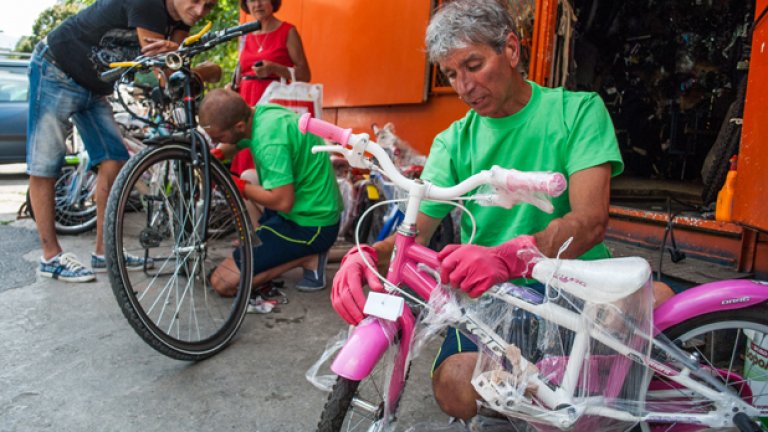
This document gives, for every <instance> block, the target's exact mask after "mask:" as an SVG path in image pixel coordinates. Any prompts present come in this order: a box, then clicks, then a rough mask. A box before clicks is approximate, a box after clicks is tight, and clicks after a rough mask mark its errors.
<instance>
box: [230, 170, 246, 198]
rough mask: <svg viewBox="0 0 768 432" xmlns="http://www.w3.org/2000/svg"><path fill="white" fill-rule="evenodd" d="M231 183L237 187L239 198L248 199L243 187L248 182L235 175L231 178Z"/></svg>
mask: <svg viewBox="0 0 768 432" xmlns="http://www.w3.org/2000/svg"><path fill="white" fill-rule="evenodd" d="M232 181H233V182H235V186H237V190H238V192H240V196H241V197H243V198H245V199H248V197H247V196H245V186H246V185H247V184H248V182H247V181H245V180H243V179H241V178H240V177H238V176H236V175H233V176H232Z"/></svg>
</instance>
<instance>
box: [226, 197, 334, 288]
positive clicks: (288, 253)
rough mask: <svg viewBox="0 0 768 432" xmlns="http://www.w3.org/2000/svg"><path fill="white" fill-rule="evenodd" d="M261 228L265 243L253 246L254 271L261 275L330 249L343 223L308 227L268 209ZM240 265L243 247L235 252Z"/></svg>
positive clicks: (260, 237) (260, 233)
mask: <svg viewBox="0 0 768 432" xmlns="http://www.w3.org/2000/svg"><path fill="white" fill-rule="evenodd" d="M259 224H260V226H259V227H258V228H257V233H258V236H259V239H261V244H260V245H258V246H255V247H254V248H253V274H259V273H261V272H264V271H267V270H269V269H271V268H274V267H277V266H279V265H281V264H285V263H287V262H290V261H293V260H295V259H297V258H301V257H305V256H308V255H314V254H318V253H322V252H325V251H327V250H328V249H330V248H331V246H333V243H334V242H335V241H336V236H337V235H338V234H339V224H338V223H337V224H335V225H331V226H327V227H304V226H301V225H297V224H296V223H295V222H292V221H289V220H288V219H286V218H284V217H282V216H280V215H279V214H278V213H277V212H274V211H272V210H269V209H265V211H264V215H262V217H261V219H260V220H259ZM233 258H234V259H235V263H237V266H238V267H240V250H239V249H235V252H234V254H233Z"/></svg>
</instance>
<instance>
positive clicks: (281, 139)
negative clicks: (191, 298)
mask: <svg viewBox="0 0 768 432" xmlns="http://www.w3.org/2000/svg"><path fill="white" fill-rule="evenodd" d="M199 117H200V125H202V127H203V128H204V129H205V131H206V132H207V133H208V135H209V136H210V137H211V140H212V141H213V142H218V143H237V144H236V145H231V144H220V145H219V146H218V147H217V148H218V149H219V150H220V151H221V152H222V153H223V154H224V155H227V154H229V155H233V154H234V153H235V152H236V151H237V148H245V147H248V148H250V150H251V153H252V154H253V158H254V162H255V165H256V170H257V171H258V177H259V181H260V183H261V184H260V185H256V184H251V183H248V182H245V181H243V180H241V179H240V178H238V177H233V179H234V180H235V183H237V185H238V188H239V189H240V193H241V194H242V196H243V197H244V198H245V199H247V200H250V201H253V202H255V203H256V204H259V205H261V206H264V208H265V211H264V215H263V216H262V217H261V219H260V220H259V227H258V228H257V230H258V233H259V238H260V240H261V244H260V245H259V246H257V247H255V248H254V253H253V269H254V270H253V271H254V279H253V284H254V286H258V285H260V284H263V283H264V282H267V281H269V280H271V279H272V278H275V277H277V276H279V275H281V274H282V273H284V272H286V271H287V270H290V269H292V268H295V267H299V266H301V267H303V268H304V280H302V281H301V282H299V284H298V285H297V286H296V288H297V289H298V290H300V291H318V290H321V289H323V288H325V265H326V262H327V256H328V254H327V252H328V250H329V249H330V248H331V246H332V245H333V242H334V241H335V240H336V236H337V235H338V231H339V218H340V215H341V210H342V205H343V204H342V200H341V195H340V193H339V188H338V185H337V183H336V177H335V175H334V171H333V167H332V166H331V163H330V159H329V158H328V156H327V155H325V154H313V153H312V147H313V146H316V145H323V141H322V140H321V139H319V138H318V137H316V136H314V135H311V134H302V133H301V132H300V131H299V127H298V120H299V119H298V116H297V115H296V114H295V113H294V112H293V111H290V110H288V109H286V108H284V107H282V106H279V105H271V104H266V105H256V106H255V107H253V108H251V107H249V106H248V104H246V103H245V100H243V98H242V97H240V95H239V94H237V93H235V92H233V91H230V90H223V89H218V90H213V91H210V92H209V93H208V94H207V95H206V96H205V98H204V99H203V101H202V103H201V104H200V113H199ZM238 264H239V256H238V254H237V251H236V252H235V254H234V255H233V257H232V258H227V259H226V260H225V261H224V262H222V263H221V264H219V266H217V268H216V270H215V271H214V272H213V274H212V275H211V285H212V286H213V288H214V289H215V290H216V291H217V292H218V293H220V294H222V295H234V294H235V292H236V290H237V285H238V281H239V270H238V268H239V265H238Z"/></svg>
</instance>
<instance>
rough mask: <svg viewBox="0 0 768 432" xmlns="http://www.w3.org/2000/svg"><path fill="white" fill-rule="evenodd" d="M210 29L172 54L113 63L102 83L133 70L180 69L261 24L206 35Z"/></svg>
mask: <svg viewBox="0 0 768 432" xmlns="http://www.w3.org/2000/svg"><path fill="white" fill-rule="evenodd" d="M210 27H211V26H210V23H209V24H207V25H206V26H205V28H203V30H202V31H200V32H199V33H197V34H195V35H193V36H190V37H188V38H187V39H185V40H184V41H183V42H182V44H181V47H180V48H179V49H178V50H177V51H173V52H172V53H162V54H158V55H156V56H150V57H144V56H140V57H138V58H137V59H136V60H135V61H132V62H119V63H112V64H110V65H109V66H110V68H111V69H109V70H107V71H104V72H102V73H101V74H99V78H101V80H102V81H106V82H111V81H114V80H116V79H118V78H119V77H120V76H121V75H122V74H124V73H125V72H127V71H128V70H130V69H133V68H150V67H155V66H158V67H166V66H172V67H171V68H172V69H178V68H179V67H180V66H181V64H182V63H184V58H189V57H192V56H194V55H196V54H199V53H200V52H202V51H205V50H207V49H210V48H212V47H213V46H215V45H218V44H220V43H224V42H227V41H229V40H231V39H234V38H236V37H239V36H242V35H244V34H246V33H250V32H254V31H258V30H261V23H260V22H258V21H251V22H247V23H245V24H241V25H239V26H235V27H230V28H226V29H224V30H219V31H215V32H209V33H206V32H207V31H208V29H210ZM169 54H173V55H169ZM169 61H172V62H173V65H171V64H169Z"/></svg>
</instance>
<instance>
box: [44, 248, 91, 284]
mask: <svg viewBox="0 0 768 432" xmlns="http://www.w3.org/2000/svg"><path fill="white" fill-rule="evenodd" d="M37 273H38V274H39V275H40V276H43V277H49V278H51V279H58V280H61V281H64V282H90V281H92V280H95V279H96V275H95V274H93V271H91V270H90V269H87V268H85V266H84V265H82V264H80V261H78V260H77V257H75V256H74V255H73V254H71V253H60V254H58V255H56V256H55V257H53V258H51V259H50V260H48V261H44V260H43V259H40V269H39V270H38V272H37Z"/></svg>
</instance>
